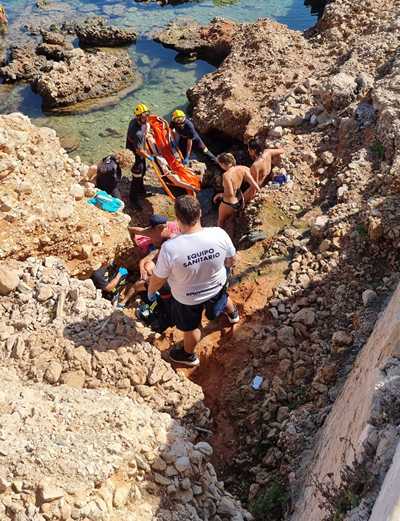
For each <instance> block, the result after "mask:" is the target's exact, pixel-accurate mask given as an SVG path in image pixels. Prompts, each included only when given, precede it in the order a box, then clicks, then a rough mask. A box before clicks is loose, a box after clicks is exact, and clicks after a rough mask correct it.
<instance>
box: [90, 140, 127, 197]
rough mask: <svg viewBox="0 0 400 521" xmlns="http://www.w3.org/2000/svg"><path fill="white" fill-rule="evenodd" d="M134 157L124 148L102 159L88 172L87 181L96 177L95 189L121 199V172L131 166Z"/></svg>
mask: <svg viewBox="0 0 400 521" xmlns="http://www.w3.org/2000/svg"><path fill="white" fill-rule="evenodd" d="M134 160H135V156H134V155H133V153H132V152H131V151H130V150H127V149H125V148H123V149H121V150H118V151H117V152H114V154H111V155H109V156H106V157H104V158H103V159H102V160H101V161H100V162H99V163H98V164H97V165H92V166H91V167H90V169H89V172H88V179H89V180H92V179H93V178H94V177H95V176H96V180H95V183H96V187H97V188H99V189H100V190H104V192H107V193H108V194H110V195H112V196H113V197H117V198H118V199H121V192H120V190H119V183H120V181H121V177H122V170H123V169H125V168H129V167H131V166H132V165H133V162H134Z"/></svg>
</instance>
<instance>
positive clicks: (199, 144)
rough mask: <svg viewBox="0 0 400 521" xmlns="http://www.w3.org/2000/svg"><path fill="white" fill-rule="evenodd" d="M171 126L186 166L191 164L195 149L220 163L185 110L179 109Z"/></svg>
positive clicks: (174, 113)
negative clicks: (191, 156)
mask: <svg viewBox="0 0 400 521" xmlns="http://www.w3.org/2000/svg"><path fill="white" fill-rule="evenodd" d="M169 126H170V129H171V130H172V135H173V138H174V143H176V144H177V145H178V147H179V150H180V151H181V153H182V155H183V158H184V159H183V164H184V165H187V164H188V163H189V161H190V155H191V153H192V150H193V149H195V150H199V151H200V152H203V154H204V155H206V156H207V157H208V158H209V159H211V161H213V162H214V163H216V164H217V163H218V161H217V158H216V157H215V156H214V154H213V153H212V152H210V151H209V150H208V148H207V147H206V145H205V143H204V142H203V140H202V139H201V137H200V135H199V133H198V132H197V130H196V129H195V126H194V125H193V123H192V121H191V120H190V119H189V118H188V117H187V116H186V114H185V113H184V112H183V110H179V109H177V110H175V111H174V112H173V113H172V121H171V123H170V125H169ZM174 143H173V145H174Z"/></svg>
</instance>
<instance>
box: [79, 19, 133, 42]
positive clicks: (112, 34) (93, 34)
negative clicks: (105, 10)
mask: <svg viewBox="0 0 400 521" xmlns="http://www.w3.org/2000/svg"><path fill="white" fill-rule="evenodd" d="M75 30H76V35H77V37H78V39H79V45H82V46H87V47H92V46H102V47H117V46H119V45H129V44H131V43H133V42H136V39H137V34H136V32H135V31H133V30H132V29H123V28H121V27H115V26H113V25H108V24H107V22H106V20H105V19H104V18H102V17H100V16H95V17H92V18H87V19H86V20H85V21H84V22H82V23H79V24H77V25H76V29H75Z"/></svg>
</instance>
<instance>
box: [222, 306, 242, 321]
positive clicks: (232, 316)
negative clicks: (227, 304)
mask: <svg viewBox="0 0 400 521" xmlns="http://www.w3.org/2000/svg"><path fill="white" fill-rule="evenodd" d="M225 315H226V316H227V317H228V320H229V322H230V323H231V324H237V323H238V322H239V320H240V315H239V311H238V309H237V307H236V306H234V308H233V311H232V313H228V312H226V313H225Z"/></svg>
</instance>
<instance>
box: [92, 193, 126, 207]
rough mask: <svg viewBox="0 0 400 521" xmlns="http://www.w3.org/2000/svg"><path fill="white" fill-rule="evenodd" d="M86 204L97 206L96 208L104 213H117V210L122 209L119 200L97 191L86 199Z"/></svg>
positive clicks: (122, 205) (122, 204)
mask: <svg viewBox="0 0 400 521" xmlns="http://www.w3.org/2000/svg"><path fill="white" fill-rule="evenodd" d="M88 203H89V204H93V205H94V206H97V208H101V209H102V210H104V211H105V212H111V213H115V212H118V210H122V208H123V207H124V203H123V202H122V201H121V199H117V198H116V197H113V196H112V195H110V194H108V193H107V192H104V191H103V190H99V191H98V192H97V194H96V195H95V196H94V197H92V198H91V199H88Z"/></svg>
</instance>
